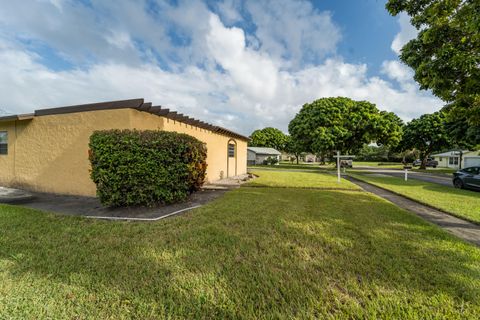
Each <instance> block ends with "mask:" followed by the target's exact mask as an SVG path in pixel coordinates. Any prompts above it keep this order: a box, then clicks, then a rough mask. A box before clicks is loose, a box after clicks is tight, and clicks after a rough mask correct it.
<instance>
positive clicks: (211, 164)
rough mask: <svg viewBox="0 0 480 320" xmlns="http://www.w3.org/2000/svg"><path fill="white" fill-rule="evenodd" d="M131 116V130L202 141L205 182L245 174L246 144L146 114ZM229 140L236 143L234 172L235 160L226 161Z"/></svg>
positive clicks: (137, 112)
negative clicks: (205, 146)
mask: <svg viewBox="0 0 480 320" xmlns="http://www.w3.org/2000/svg"><path fill="white" fill-rule="evenodd" d="M133 112H134V114H133V116H132V128H136V129H139V130H146V129H160V130H166V131H175V132H180V133H186V134H189V135H191V136H194V137H196V138H197V139H199V140H200V141H203V142H205V143H206V145H207V164H208V167H207V180H209V181H215V180H219V179H220V178H221V177H222V176H223V177H224V178H225V177H227V174H228V176H229V177H232V176H235V175H241V174H245V173H246V172H247V142H246V141H243V140H240V139H234V138H231V137H228V136H225V135H221V134H217V133H213V132H211V131H209V130H205V129H202V128H198V127H195V126H191V125H188V124H185V123H182V122H178V121H174V120H171V119H167V118H164V117H159V116H155V115H152V114H150V113H146V112H139V111H136V110H134V111H133ZM230 140H234V142H236V144H237V147H236V157H237V158H236V170H235V158H230V159H228V167H227V158H228V143H229V141H230Z"/></svg>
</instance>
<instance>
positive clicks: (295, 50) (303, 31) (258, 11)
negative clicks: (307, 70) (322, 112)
mask: <svg viewBox="0 0 480 320" xmlns="http://www.w3.org/2000/svg"><path fill="white" fill-rule="evenodd" d="M246 8H247V10H248V12H249V14H250V15H251V16H252V19H253V22H254V23H255V25H256V27H257V30H256V31H255V35H256V37H257V38H258V39H259V41H260V43H261V49H262V50H264V51H265V52H267V53H269V54H270V55H271V56H272V57H274V58H276V59H277V60H278V59H283V60H287V61H288V62H289V63H290V64H291V65H293V67H298V66H299V65H301V62H306V63H312V62H316V60H317V59H319V58H323V57H325V55H327V54H329V53H334V52H335V49H336V47H337V44H338V42H339V41H340V39H341V33H340V30H339V28H338V27H337V26H336V25H335V24H334V23H333V21H332V17H331V14H330V13H329V12H327V11H318V10H317V9H315V8H314V7H313V5H312V4H311V3H310V2H308V1H294V0H266V1H248V2H247V4H246ZM285 62H286V61H284V64H285ZM286 65H288V64H286Z"/></svg>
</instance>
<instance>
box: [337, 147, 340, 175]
mask: <svg viewBox="0 0 480 320" xmlns="http://www.w3.org/2000/svg"><path fill="white" fill-rule="evenodd" d="M337 181H338V182H339V183H340V150H338V151H337Z"/></svg>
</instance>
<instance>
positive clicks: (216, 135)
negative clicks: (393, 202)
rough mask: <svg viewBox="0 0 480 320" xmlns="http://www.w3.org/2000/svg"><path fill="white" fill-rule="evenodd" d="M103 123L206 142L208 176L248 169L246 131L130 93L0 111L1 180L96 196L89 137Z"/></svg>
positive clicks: (102, 127)
mask: <svg viewBox="0 0 480 320" xmlns="http://www.w3.org/2000/svg"><path fill="white" fill-rule="evenodd" d="M107 129H137V130H147V129H148V130H166V131H176V132H179V133H186V134H189V135H191V136H194V137H196V138H197V139H199V140H200V141H203V142H205V143H206V145H207V164H208V168H207V181H209V182H212V181H215V180H219V179H221V178H226V177H233V176H237V175H241V174H245V173H246V172H247V142H248V138H247V137H245V136H242V135H240V134H238V133H235V132H233V131H230V130H227V129H225V128H222V127H218V126H214V125H211V124H208V123H205V122H203V121H200V120H195V119H192V118H190V117H187V116H184V115H182V114H178V113H177V112H174V111H170V110H169V109H165V108H162V107H160V106H152V104H151V103H145V102H144V100H143V99H132V100H123V101H111V102H102V103H94V104H85V105H77V106H68V107H61V108H53V109H41V110H36V111H35V112H34V113H32V114H23V115H14V116H4V117H0V185H1V186H7V187H18V188H24V189H27V190H32V191H39V192H51V193H58V194H71V195H82V196H95V193H96V187H95V184H94V183H93V182H92V181H91V179H90V162H89V160H88V143H89V139H90V135H91V134H92V133H93V131H95V130H107Z"/></svg>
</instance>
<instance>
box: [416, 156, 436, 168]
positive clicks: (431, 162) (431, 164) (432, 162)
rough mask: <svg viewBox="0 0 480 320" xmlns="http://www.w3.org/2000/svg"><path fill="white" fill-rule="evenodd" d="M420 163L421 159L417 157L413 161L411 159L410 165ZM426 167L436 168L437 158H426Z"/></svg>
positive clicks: (418, 164) (417, 165)
mask: <svg viewBox="0 0 480 320" xmlns="http://www.w3.org/2000/svg"><path fill="white" fill-rule="evenodd" d="M421 164H422V160H420V159H417V160H415V161H413V163H412V165H413V166H414V167H419V166H420V165H421ZM426 165H427V167H433V168H436V167H437V166H438V161H437V160H433V159H432V158H428V159H427V164H426Z"/></svg>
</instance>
